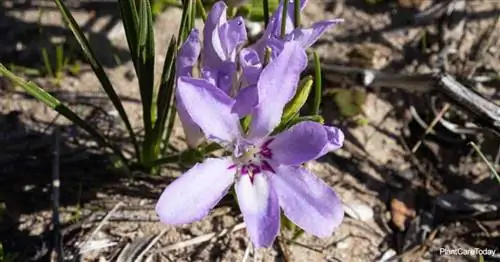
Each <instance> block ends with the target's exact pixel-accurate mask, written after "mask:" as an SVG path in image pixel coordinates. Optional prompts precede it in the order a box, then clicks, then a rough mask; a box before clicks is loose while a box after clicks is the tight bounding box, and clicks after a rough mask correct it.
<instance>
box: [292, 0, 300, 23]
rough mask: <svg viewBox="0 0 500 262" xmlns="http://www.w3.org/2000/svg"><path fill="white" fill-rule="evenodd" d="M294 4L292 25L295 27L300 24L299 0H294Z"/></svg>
mask: <svg viewBox="0 0 500 262" xmlns="http://www.w3.org/2000/svg"><path fill="white" fill-rule="evenodd" d="M293 4H294V6H293V7H294V9H293V11H294V16H295V19H294V20H293V25H294V26H295V28H297V27H299V26H300V1H299V0H295V1H294V2H293Z"/></svg>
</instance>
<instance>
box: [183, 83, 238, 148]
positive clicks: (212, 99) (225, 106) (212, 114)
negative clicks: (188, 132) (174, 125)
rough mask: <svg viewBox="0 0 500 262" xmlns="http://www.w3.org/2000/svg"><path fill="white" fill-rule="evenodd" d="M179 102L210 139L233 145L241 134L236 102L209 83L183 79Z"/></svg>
mask: <svg viewBox="0 0 500 262" xmlns="http://www.w3.org/2000/svg"><path fill="white" fill-rule="evenodd" d="M177 99H180V101H181V102H182V104H183V105H184V107H185V109H186V111H187V113H188V114H189V115H190V116H191V118H192V119H193V121H194V122H195V123H196V124H197V125H198V126H199V127H200V128H201V130H202V131H203V133H204V134H205V136H207V138H208V139H210V140H214V141H216V142H232V141H234V140H235V139H236V138H237V137H239V136H240V135H241V132H240V125H239V119H238V116H237V115H236V114H234V113H232V112H231V108H232V107H233V105H234V100H233V99H232V98H230V97H229V96H227V95H226V94H225V93H224V91H222V90H220V89H218V88H216V87H215V86H213V85H212V84H210V83H209V82H208V81H206V80H204V79H194V78H189V77H181V78H179V80H178V86H177Z"/></svg>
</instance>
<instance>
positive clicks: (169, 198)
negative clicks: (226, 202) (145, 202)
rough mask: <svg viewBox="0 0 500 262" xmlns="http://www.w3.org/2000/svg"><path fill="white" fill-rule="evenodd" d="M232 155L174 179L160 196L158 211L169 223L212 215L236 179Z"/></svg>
mask: <svg viewBox="0 0 500 262" xmlns="http://www.w3.org/2000/svg"><path fill="white" fill-rule="evenodd" d="M232 163H233V162H232V161H231V160H229V159H228V158H219V159H217V158H208V159H206V160H205V161H204V162H203V163H201V164H196V165H195V166H194V167H192V168H191V169H189V170H188V171H187V172H186V173H184V174H183V175H181V176H180V177H179V178H177V179H176V180H175V181H174V182H172V183H171V184H170V185H169V186H167V188H165V190H164V191H163V193H162V194H161V196H160V199H159V200H158V203H157V204H156V213H157V214H158V216H159V217H160V221H161V222H162V223H165V224H172V225H177V224H187V223H192V222H195V221H198V220H201V219H202V218H203V217H205V216H206V215H208V213H209V211H210V210H211V209H212V208H213V207H214V206H215V205H216V204H217V203H218V202H219V201H220V200H221V199H222V197H224V196H225V195H226V193H227V190H228V188H229V186H231V184H232V183H233V181H234V170H232V169H228V167H229V166H230V165H232Z"/></svg>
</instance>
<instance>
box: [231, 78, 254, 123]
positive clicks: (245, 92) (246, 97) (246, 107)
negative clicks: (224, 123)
mask: <svg viewBox="0 0 500 262" xmlns="http://www.w3.org/2000/svg"><path fill="white" fill-rule="evenodd" d="M235 100H236V102H235V103H234V106H233V109H232V111H233V112H234V113H236V114H238V116H239V117H240V118H242V117H245V116H247V115H249V114H250V112H252V109H253V108H254V107H255V106H257V102H258V97H257V85H251V86H247V87H245V88H243V89H241V90H240V91H239V92H238V94H236V97H235Z"/></svg>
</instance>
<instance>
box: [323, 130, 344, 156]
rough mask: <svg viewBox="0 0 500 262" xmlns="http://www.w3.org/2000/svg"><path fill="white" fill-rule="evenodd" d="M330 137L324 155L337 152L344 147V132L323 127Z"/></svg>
mask: <svg viewBox="0 0 500 262" xmlns="http://www.w3.org/2000/svg"><path fill="white" fill-rule="evenodd" d="M323 127H324V128H325V131H326V135H327V137H328V144H327V145H326V147H325V148H324V151H326V152H324V154H326V153H328V152H330V151H335V150H337V149H339V148H341V147H342V146H343V145H344V132H342V130H340V129H339V128H337V127H334V126H323Z"/></svg>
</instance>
